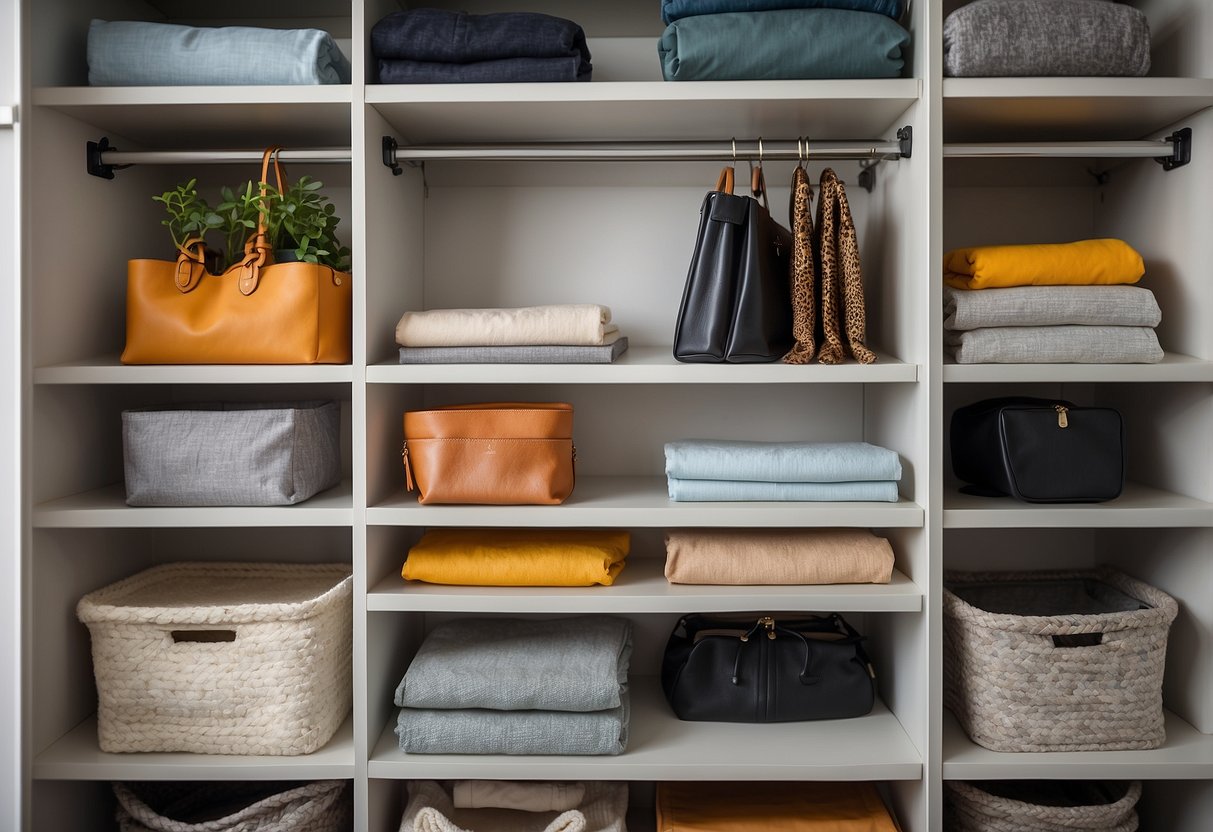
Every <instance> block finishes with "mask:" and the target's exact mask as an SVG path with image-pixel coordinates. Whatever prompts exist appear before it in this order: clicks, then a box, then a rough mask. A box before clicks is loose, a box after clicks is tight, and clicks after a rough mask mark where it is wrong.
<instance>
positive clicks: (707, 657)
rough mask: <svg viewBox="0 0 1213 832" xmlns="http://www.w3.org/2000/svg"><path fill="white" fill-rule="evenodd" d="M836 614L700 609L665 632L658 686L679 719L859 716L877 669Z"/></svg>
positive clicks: (872, 694) (872, 693) (866, 708)
mask: <svg viewBox="0 0 1213 832" xmlns="http://www.w3.org/2000/svg"><path fill="white" fill-rule="evenodd" d="M862 641H863V636H861V635H860V634H859V633H857V632H855V630H854V629H853V628H852V627H851V625H849V624H848V623H847V622H846V621H844V620H843V618H842V616H840V615H837V614H835V615H828V616H800V617H794V618H793V617H789V618H782V617H780V618H776V617H773V616H768V615H764V616H757V615H745V614H743V615H741V616H736V615H721V616H708V615H701V614H694V615H688V616H685V617H683V618H682V619H681V620H680V621H679V622H678V624H677V626H676V627H675V628H674V631H673V633H671V634H670V640H669V642H668V643H667V644H666V648H665V655H664V657H663V659H662V664H661V686H662V689H663V690H664V691H665V696H666V700H667V701H668V702H669V703H670V707H671V708H673V710H674V713H675V714H676V715H677V716H678V718H679V719H685V720H691V721H699V722H704V721H706V722H799V721H804V720H811V719H844V718H847V717H856V716H863V715H864V714H866V713H869V712H870V711H871V710H872V705H873V703H874V702H875V701H876V682H875V679H876V673H875V671H873V670H872V665H871V663H870V662H869V661H868V657H867V655H866V654H865V653H864V651H863V646H862V644H861V642H862Z"/></svg>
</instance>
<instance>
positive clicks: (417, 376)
mask: <svg viewBox="0 0 1213 832" xmlns="http://www.w3.org/2000/svg"><path fill="white" fill-rule="evenodd" d="M366 380H367V381H368V382H372V383H374V382H378V383H384V384H499V383H503V382H507V383H512V384H806V383H821V384H875V383H880V382H914V381H917V380H918V365H917V364H905V363H902V362H900V361H897V360H896V359H892V358H889V357H887V356H884V355H881V356H879V357H878V358H877V361H876V363H875V364H868V365H863V364H857V363H855V362H853V361H852V362H849V363H846V364H835V365H833V366H828V365H825V364H818V363H816V362H813V363H812V364H799V365H792V364H783V363H782V362H776V363H772V364H683V363H681V362H678V361H675V360H674V356H673V355H672V354H671V352H670V347H669V346H660V347H656V346H640V347H636V346H629V347H628V350H627V352H625V353H624V354H623V355H622V356H620V357H619V360H617V361H616V362H615V363H613V364H399V363H395V362H384V363H382V364H374V365H371V366H370V367H367V368H366Z"/></svg>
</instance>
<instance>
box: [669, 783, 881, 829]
mask: <svg viewBox="0 0 1213 832" xmlns="http://www.w3.org/2000/svg"><path fill="white" fill-rule="evenodd" d="M757 830H762V832H898V829H897V824H896V823H895V822H894V821H893V818H892V816H890V815H889V810H888V809H886V808H885V806H884V803H883V802H882V801H881V799H880V795H879V794H878V793H877V791H876V787H875V786H873V785H872V784H871V783H703V782H685V783H682V782H680V783H658V784H657V832H756V831H757Z"/></svg>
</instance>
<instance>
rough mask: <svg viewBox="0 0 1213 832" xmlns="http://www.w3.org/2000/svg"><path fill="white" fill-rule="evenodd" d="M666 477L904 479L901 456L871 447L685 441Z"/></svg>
mask: <svg viewBox="0 0 1213 832" xmlns="http://www.w3.org/2000/svg"><path fill="white" fill-rule="evenodd" d="M665 472H666V475H667V476H670V477H677V478H679V479H688V480H730V481H732V480H752V481H755V482H786V483H813V482H817V483H821V482H860V481H868V480H900V479H901V459H900V458H899V457H898V456H897V452H896V451H890V450H889V449H888V448H882V447H880V446H879V445H872V444H869V443H867V442H753V441H748V440H739V439H681V440H678V441H676V442H667V443H666V444H665Z"/></svg>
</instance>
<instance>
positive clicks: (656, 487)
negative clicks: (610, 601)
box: [366, 477, 923, 528]
mask: <svg viewBox="0 0 1213 832" xmlns="http://www.w3.org/2000/svg"><path fill="white" fill-rule="evenodd" d="M366 521H367V523H368V524H369V525H372V526H509V527H513V526H531V527H559V526H606V527H629V526H631V527H641V526H656V527H661V526H725V527H754V526H775V527H789V528H792V527H810V526H831V527H839V526H847V527H860V528H920V527H921V526H922V524H923V510H922V507H921V506H919V505H918V504H917V503H913V502H910V501H909V500H906V499H905V498H902V499H901V500H899V501H898V502H896V503H792V502H787V503H744V502H737V503H676V502H673V501H671V500H670V499H669V495H668V491H667V490H666V481H665V478H664V477H579V478H578V479H577V487H576V488H575V489H574V490H573V495H572V496H571V497H569V499H568V500H566V501H565V502H564V503H563V504H561V505H558V506H464V505H457V506H452V505H421V504H419V503H418V502H417V499H416V497H415V496H414V495H413V494H409V493H407V492H405V491H404V490H403V489H401V490H400V491H399V492H397V493H396V494H394V495H393V496H392V497H390V498H389V499H387V500H385V501H384V502H382V503H379V504H378V505H374V506H371V507H370V508H368V509H367V511H366Z"/></svg>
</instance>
